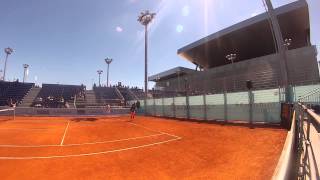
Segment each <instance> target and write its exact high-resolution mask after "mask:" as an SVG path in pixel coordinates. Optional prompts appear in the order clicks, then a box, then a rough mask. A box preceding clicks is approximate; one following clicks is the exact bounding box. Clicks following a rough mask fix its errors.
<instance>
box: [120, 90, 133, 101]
mask: <svg viewBox="0 0 320 180" xmlns="http://www.w3.org/2000/svg"><path fill="white" fill-rule="evenodd" d="M117 88H118V89H119V91H120V93H121V94H122V96H123V98H124V99H125V100H126V101H131V100H134V99H135V97H134V95H133V94H132V92H130V90H129V88H126V87H117Z"/></svg>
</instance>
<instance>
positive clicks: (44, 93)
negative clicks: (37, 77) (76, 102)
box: [34, 84, 84, 108]
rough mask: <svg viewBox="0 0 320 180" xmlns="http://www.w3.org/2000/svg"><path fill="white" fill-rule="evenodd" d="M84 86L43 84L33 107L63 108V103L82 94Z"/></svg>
mask: <svg viewBox="0 0 320 180" xmlns="http://www.w3.org/2000/svg"><path fill="white" fill-rule="evenodd" d="M83 91H84V86H77V85H60V84H43V85H42V89H41V90H40V92H39V94H38V96H37V98H36V100H35V102H34V105H35V106H39V104H40V106H41V107H43V106H44V107H52V108H57V107H64V104H65V102H68V101H70V100H73V98H74V97H75V96H76V95H79V94H82V92H83Z"/></svg>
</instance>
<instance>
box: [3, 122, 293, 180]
mask: <svg viewBox="0 0 320 180" xmlns="http://www.w3.org/2000/svg"><path fill="white" fill-rule="evenodd" d="M128 120H129V117H128V116H113V117H102V116H100V117H18V116H17V117H16V118H15V120H12V119H10V120H8V118H7V117H0V176H1V179H2V180H3V179H201V178H202V179H270V178H271V177H272V175H273V172H274V170H275V167H276V165H277V163H278V160H279V157H280V154H281V151H282V148H283V145H284V142H285V138H286V133H287V131H286V130H284V129H281V128H278V127H268V126H264V127H261V126H260V127H254V128H249V127H246V126H245V125H236V124H215V123H212V124H207V123H197V122H188V121H181V120H172V119H165V118H156V117H144V116H138V117H136V119H135V120H133V121H128Z"/></svg>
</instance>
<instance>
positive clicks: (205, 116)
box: [203, 94, 208, 120]
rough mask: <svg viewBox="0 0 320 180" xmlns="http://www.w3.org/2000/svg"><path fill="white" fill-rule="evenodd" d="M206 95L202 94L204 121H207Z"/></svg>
mask: <svg viewBox="0 0 320 180" xmlns="http://www.w3.org/2000/svg"><path fill="white" fill-rule="evenodd" d="M206 96H207V95H206V94H203V116H204V117H203V118H204V120H207V119H208V118H207V116H208V115H207V97H206Z"/></svg>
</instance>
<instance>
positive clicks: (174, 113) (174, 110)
mask: <svg viewBox="0 0 320 180" xmlns="http://www.w3.org/2000/svg"><path fill="white" fill-rule="evenodd" d="M172 111H173V117H175V118H176V117H177V115H176V104H175V98H174V96H173V97H172Z"/></svg>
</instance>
